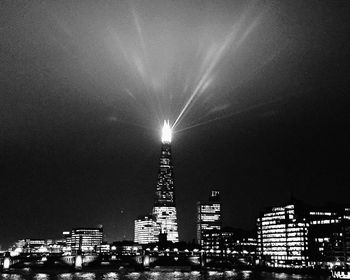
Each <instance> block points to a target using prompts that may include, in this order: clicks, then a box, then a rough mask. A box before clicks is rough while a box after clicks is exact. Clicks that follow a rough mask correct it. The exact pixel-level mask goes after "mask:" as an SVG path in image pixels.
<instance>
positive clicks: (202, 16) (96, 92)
mask: <svg viewBox="0 0 350 280" xmlns="http://www.w3.org/2000/svg"><path fill="white" fill-rule="evenodd" d="M349 15H350V1H199V0H198V1H86V0H84V1H14V0H9V1H1V2H0V149H1V150H0V165H1V166H0V168H1V177H0V199H1V203H0V244H1V245H2V248H3V249H6V248H7V246H9V245H10V244H11V243H13V242H14V241H16V240H18V239H20V238H59V237H61V233H62V231H63V230H69V229H71V228H73V227H77V226H96V225H99V224H102V225H103V226H104V231H105V237H106V239H107V241H114V240H121V239H128V240H130V239H132V238H133V220H134V219H135V218H136V217H137V216H138V215H141V214H147V213H149V212H150V211H151V208H152V204H153V199H154V192H155V187H156V179H157V172H158V163H159V156H160V146H161V141H160V131H161V125H162V123H163V120H164V119H170V122H171V123H175V121H176V119H177V118H178V117H179V118H178V121H177V122H176V126H175V127H174V129H175V135H174V137H173V142H172V148H173V157H174V162H175V169H174V172H175V184H176V196H177V197H176V199H177V209H178V223H179V234H180V239H182V240H185V241H191V240H192V239H193V238H194V237H195V220H196V217H195V214H196V202H197V201H198V200H206V199H207V197H208V195H209V192H210V190H211V189H217V190H220V191H221V194H222V202H223V215H224V225H227V226H233V227H238V228H244V229H253V228H254V224H255V219H256V217H257V216H258V215H259V212H260V211H261V210H263V209H264V208H265V207H268V206H274V205H281V204H283V203H285V202H286V201H288V199H289V198H290V196H291V194H293V195H294V196H295V197H296V198H299V199H301V200H303V201H305V202H309V203H312V204H316V205H322V204H324V203H328V202H336V203H347V204H349V205H350V187H349V180H350V148H349V144H350V137H349V135H350V129H349V127H350V126H349V125H350V110H349V105H350V102H349V101H350V98H349V96H348V94H349V90H348V89H349V86H350V73H349V69H350V68H349V67H350V41H349V39H348V36H349V34H350V17H349Z"/></svg>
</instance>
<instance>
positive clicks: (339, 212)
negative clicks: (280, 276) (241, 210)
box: [257, 202, 350, 268]
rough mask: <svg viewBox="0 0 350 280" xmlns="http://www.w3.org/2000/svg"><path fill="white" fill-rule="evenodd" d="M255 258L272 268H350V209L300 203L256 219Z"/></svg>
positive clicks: (276, 209)
mask: <svg viewBox="0 0 350 280" xmlns="http://www.w3.org/2000/svg"><path fill="white" fill-rule="evenodd" d="M257 233H258V246H257V255H258V259H259V261H260V263H261V264H264V265H267V266H272V267H293V268H301V267H318V268H330V267H332V266H333V265H344V264H345V263H346V264H348V265H350V258H349V253H348V252H350V208H344V207H338V206H337V207H335V206H331V207H329V206H328V207H312V206H308V205H305V204H302V203H300V202H299V203H292V204H288V205H287V206H282V207H274V208H272V209H271V210H270V211H267V212H265V213H264V214H263V215H262V216H261V217H259V218H258V219H257Z"/></svg>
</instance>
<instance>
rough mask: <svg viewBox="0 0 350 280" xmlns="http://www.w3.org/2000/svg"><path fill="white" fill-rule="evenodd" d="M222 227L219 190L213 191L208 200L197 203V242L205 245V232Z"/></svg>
mask: <svg viewBox="0 0 350 280" xmlns="http://www.w3.org/2000/svg"><path fill="white" fill-rule="evenodd" d="M214 229H215V230H220V229H221V203H220V193H219V191H212V192H211V195H210V197H209V201H208V202H204V203H203V202H198V203H197V242H198V244H200V245H202V246H203V242H202V236H203V233H204V232H206V231H210V230H214Z"/></svg>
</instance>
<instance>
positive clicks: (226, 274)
mask: <svg viewBox="0 0 350 280" xmlns="http://www.w3.org/2000/svg"><path fill="white" fill-rule="evenodd" d="M136 279H137V280H171V279H175V280H217V279H224V280H226V279H227V280H244V279H247V280H270V279H271V280H296V279H297V280H316V279H321V280H329V279H330V278H329V277H323V276H312V275H301V274H288V273H275V272H253V271H249V270H245V271H236V270H227V271H207V272H199V271H192V272H179V271H175V272H129V273H121V272H75V273H32V272H28V271H27V272H26V271H22V272H21V273H0V280H136Z"/></svg>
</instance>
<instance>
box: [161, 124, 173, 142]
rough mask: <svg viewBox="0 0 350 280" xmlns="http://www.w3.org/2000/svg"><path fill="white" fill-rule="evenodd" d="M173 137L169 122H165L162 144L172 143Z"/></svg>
mask: <svg viewBox="0 0 350 280" xmlns="http://www.w3.org/2000/svg"><path fill="white" fill-rule="evenodd" d="M171 137H172V131H171V127H170V123H169V120H167V121H166V120H164V125H163V129H162V143H163V144H165V143H170V142H171Z"/></svg>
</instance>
